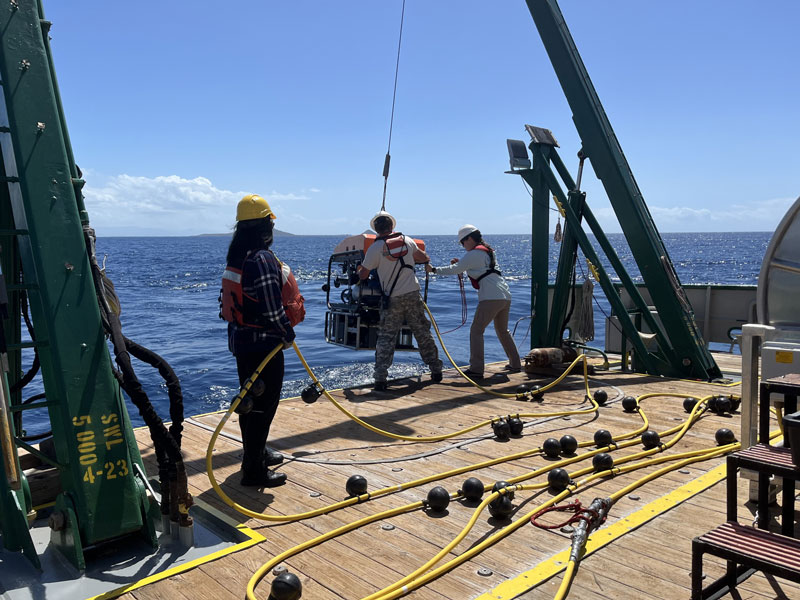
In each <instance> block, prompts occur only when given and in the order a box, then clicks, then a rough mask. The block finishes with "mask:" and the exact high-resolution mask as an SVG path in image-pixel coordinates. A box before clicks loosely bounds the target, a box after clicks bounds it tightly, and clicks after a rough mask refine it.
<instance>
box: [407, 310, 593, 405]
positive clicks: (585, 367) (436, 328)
mask: <svg viewBox="0 0 800 600" xmlns="http://www.w3.org/2000/svg"><path fill="white" fill-rule="evenodd" d="M422 305H423V306H424V307H425V310H426V311H427V313H428V316H429V317H430V318H431V323H432V324H433V330H434V331H435V332H436V337H438V338H439V343H440V344H441V345H442V350H443V351H444V353H445V355H446V356H447V359H448V360H449V361H450V364H452V365H453V367H454V368H455V370H456V371H458V372H459V374H460V375H461V376H462V377H463V378H464V379H466V380H467V381H469V382H470V383H471V384H472V385H474V386H475V387H476V388H478V389H479V390H480V391H482V392H484V393H486V394H490V395H492V396H497V397H498V398H519V397H520V396H524V394H503V393H501V392H495V391H492V390H490V389H489V388H487V387H484V386H482V385H480V384H479V383H476V382H475V381H473V380H472V379H470V378H469V377H468V376H467V375H466V373H464V371H462V370H461V367H459V366H458V365H457V364H456V361H454V360H453V357H452V356H450V353H449V352H448V351H447V347H446V346H445V345H444V340H443V339H442V334H441V333H439V326H438V325H437V324H436V319H434V318H433V313H432V312H431V309H430V308H428V305H427V304H425V303H424V302H423V303H422ZM579 360H583V377H584V382H585V385H586V397H587V398H591V393H590V392H589V368H588V363H587V362H586V355H584V354H581V355H579V356H578V358H576V359H575V360H574V361H572V364H570V366H569V367H567V370H566V371H564V372H563V373H562V374H561V376H560V377H558V379H556V380H555V381H552V382H551V383H549V384H547V385H546V386H544V387H542V388H540V389H539V393H544V392H546V391H547V390H549V389H551V388H553V387H554V386H556V385H558V384H559V383H560V382H561V381H562V380H563V379H564V378H565V377H566V376H567V375H568V374H569V372H570V371H571V370H572V368H573V367H574V366H575V363H576V362H578V361H579Z"/></svg>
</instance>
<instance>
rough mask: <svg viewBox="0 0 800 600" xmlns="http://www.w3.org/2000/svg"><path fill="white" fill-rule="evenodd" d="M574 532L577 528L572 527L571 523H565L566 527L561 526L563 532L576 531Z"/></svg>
mask: <svg viewBox="0 0 800 600" xmlns="http://www.w3.org/2000/svg"><path fill="white" fill-rule="evenodd" d="M574 532H575V528H574V527H571V526H570V525H564V527H562V528H561V533H574Z"/></svg>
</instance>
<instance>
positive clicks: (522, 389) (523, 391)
mask: <svg viewBox="0 0 800 600" xmlns="http://www.w3.org/2000/svg"><path fill="white" fill-rule="evenodd" d="M529 391H530V390H529V389H528V386H527V385H524V384H523V385H518V386H517V390H516V393H517V395H518V396H524V395H525V394H527V393H528V392H529Z"/></svg>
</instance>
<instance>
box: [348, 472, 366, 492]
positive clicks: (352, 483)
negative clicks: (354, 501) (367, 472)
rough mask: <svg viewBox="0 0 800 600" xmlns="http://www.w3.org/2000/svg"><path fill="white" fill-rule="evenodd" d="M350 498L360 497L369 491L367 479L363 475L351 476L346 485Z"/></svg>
mask: <svg viewBox="0 0 800 600" xmlns="http://www.w3.org/2000/svg"><path fill="white" fill-rule="evenodd" d="M344 489H346V490H347V495H348V496H360V495H361V494H364V493H365V492H366V491H367V478H366V477H364V476H363V475H350V477H348V478H347V483H346V484H345V485H344Z"/></svg>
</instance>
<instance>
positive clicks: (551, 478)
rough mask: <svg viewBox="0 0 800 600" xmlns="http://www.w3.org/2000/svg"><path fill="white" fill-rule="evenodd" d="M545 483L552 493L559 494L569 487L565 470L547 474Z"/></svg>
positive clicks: (555, 470)
mask: <svg viewBox="0 0 800 600" xmlns="http://www.w3.org/2000/svg"><path fill="white" fill-rule="evenodd" d="M547 483H548V485H549V486H550V489H551V490H553V491H554V492H560V491H562V490H563V489H564V488H566V487H567V486H568V485H569V473H567V471H566V469H553V470H552V471H550V472H549V473H548V474H547Z"/></svg>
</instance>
